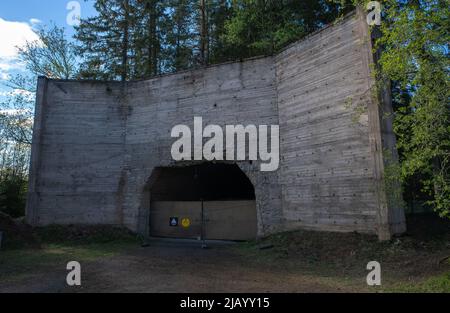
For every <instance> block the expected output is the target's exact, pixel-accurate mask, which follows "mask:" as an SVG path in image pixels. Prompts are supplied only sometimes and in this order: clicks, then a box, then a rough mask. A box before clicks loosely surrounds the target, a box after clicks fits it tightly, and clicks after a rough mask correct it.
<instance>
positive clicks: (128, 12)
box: [75, 0, 135, 81]
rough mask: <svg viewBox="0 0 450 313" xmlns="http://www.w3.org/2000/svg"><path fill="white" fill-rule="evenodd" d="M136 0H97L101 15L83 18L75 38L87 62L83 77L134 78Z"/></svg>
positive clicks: (81, 72)
mask: <svg viewBox="0 0 450 313" xmlns="http://www.w3.org/2000/svg"><path fill="white" fill-rule="evenodd" d="M134 2H135V1H134V0H97V1H96V3H95V9H96V10H97V12H98V15H97V16H95V17H90V18H87V19H84V20H82V21H81V24H80V26H78V27H77V33H76V35H75V38H76V39H77V40H78V42H79V46H78V51H79V53H80V54H81V55H82V56H83V58H84V60H85V61H84V62H83V65H82V68H81V71H80V76H81V77H82V78H89V79H104V80H118V79H120V80H122V81H124V80H127V79H130V78H131V75H130V73H131V69H130V66H129V63H130V50H131V49H132V45H131V43H130V38H131V37H132V35H133V34H132V31H133V26H134V25H133V23H134V19H133V18H132V17H133V16H134V9H133V8H134V7H135V3H134Z"/></svg>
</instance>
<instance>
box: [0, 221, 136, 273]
mask: <svg viewBox="0 0 450 313" xmlns="http://www.w3.org/2000/svg"><path fill="white" fill-rule="evenodd" d="M35 235H36V237H37V238H38V239H39V241H40V247H39V248H30V247H24V246H18V245H12V246H11V247H10V248H8V249H6V250H2V251H0V281H1V282H11V281H20V280H22V279H25V278H26V277H28V275H30V274H32V273H35V272H46V271H52V270H53V269H55V268H57V269H62V270H65V267H66V264H67V263H68V262H70V261H74V260H75V261H78V262H90V261H95V260H98V259H100V258H105V257H112V256H114V255H117V254H120V253H122V252H124V251H125V250H126V249H128V248H130V247H133V246H137V245H138V241H137V239H136V237H135V236H133V235H132V234H130V233H128V232H127V231H126V230H124V229H121V228H113V227H103V226H102V227H85V228H78V227H77V228H76V227H61V226H50V227H46V228H41V229H37V230H35Z"/></svg>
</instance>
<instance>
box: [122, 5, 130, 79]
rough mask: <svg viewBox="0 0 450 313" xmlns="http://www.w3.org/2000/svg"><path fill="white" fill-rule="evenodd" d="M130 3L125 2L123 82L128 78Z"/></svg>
mask: <svg viewBox="0 0 450 313" xmlns="http://www.w3.org/2000/svg"><path fill="white" fill-rule="evenodd" d="M129 9H130V8H129V1H128V0H125V1H124V2H123V13H124V14H123V18H124V20H123V39H122V70H121V80H122V81H126V80H127V78H128V47H129V36H130V22H129V19H130V16H129Z"/></svg>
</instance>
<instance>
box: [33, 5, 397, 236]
mask: <svg viewBox="0 0 450 313" xmlns="http://www.w3.org/2000/svg"><path fill="white" fill-rule="evenodd" d="M370 49H371V44H370V40H369V35H368V30H367V25H366V24H365V19H364V18H363V16H362V15H360V14H353V15H350V16H348V17H347V18H346V19H344V20H343V21H341V22H339V23H337V24H336V25H333V26H329V27H327V28H325V29H324V30H322V31H320V32H317V33H315V34H313V35H311V36H309V37H308V38H306V39H304V40H302V41H299V42H297V43H295V44H293V45H291V46H290V47H288V48H287V49H285V50H284V51H283V52H281V53H280V54H278V55H277V56H274V57H264V58H255V59H251V60H245V61H242V62H235V63H227V64H221V65H216V66H211V67H208V68H204V69H199V70H193V71H187V72H181V73H176V74H171V75H164V76H161V77H155V78H153V79H150V80H146V81H138V82H127V83H120V82H89V81H61V80H49V79H46V78H40V79H39V83H38V97H37V104H36V117H35V130H34V137H33V148H32V163H31V170H30V188H29V199H28V205H27V218H28V220H29V222H30V223H32V224H34V225H48V224H52V223H58V224H69V223H74V224H78V223H82V224H86V223H87V224H118V225H125V226H127V227H128V228H130V229H132V230H134V231H138V232H141V233H144V234H145V233H148V225H149V223H148V218H149V203H150V199H149V188H150V185H151V182H152V181H154V180H155V175H157V173H155V171H154V169H155V168H156V167H165V166H184V165H187V164H188V163H185V162H184V163H179V162H175V161H173V160H172V157H171V154H170V151H171V145H172V143H173V142H174V139H173V138H171V137H170V132H171V130H172V128H173V127H174V126H175V125H177V124H186V125H190V126H193V120H194V116H201V117H202V118H203V123H204V125H207V124H217V125H221V126H225V125H227V124H231V125H236V124H242V125H248V124H256V125H261V124H264V125H272V124H276V125H278V124H279V125H280V149H281V150H280V151H281V164H280V168H279V170H278V171H276V172H261V171H260V166H259V165H260V164H259V162H249V161H240V162H236V163H237V164H238V165H239V167H240V168H241V169H242V170H243V172H244V173H246V175H247V176H248V177H249V179H250V180H251V181H252V183H253V185H254V187H255V193H256V203H257V217H258V234H259V235H260V236H263V235H267V234H270V233H274V232H278V231H283V230H288V229H297V228H312V229H319V230H334V231H361V232H367V233H378V234H379V236H380V238H382V239H384V238H388V237H389V236H390V235H391V234H392V233H393V232H401V231H403V230H404V216H403V211H402V209H401V208H400V207H398V206H397V205H396V204H388V201H387V200H386V195H385V193H384V188H383V186H384V185H383V170H384V169H383V153H382V150H383V148H382V146H381V145H382V139H383V136H384V135H383V131H382V126H383V125H384V124H386V123H382V120H381V119H380V114H379V104H380V103H381V102H380V101H379V100H378V98H377V97H376V96H375V97H374V96H373V95H374V93H373V88H372V86H373V78H372V76H371V73H370V66H371V65H370V64H371V62H372V55H371V52H370ZM390 141H392V137H390ZM392 151H393V152H394V153H395V151H394V150H392ZM189 164H194V162H189ZM390 213H392V214H390ZM394 213H395V214H394ZM391 225H396V226H395V228H393V227H391Z"/></svg>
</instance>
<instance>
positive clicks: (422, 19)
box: [0, 0, 450, 218]
mask: <svg viewBox="0 0 450 313" xmlns="http://www.w3.org/2000/svg"><path fill="white" fill-rule="evenodd" d="M367 2H368V1H362V0H317V1H314V0H302V1H298V0H96V1H95V10H96V13H97V14H96V15H95V16H91V17H85V18H84V17H83V18H82V19H81V21H80V23H79V26H77V27H76V28H75V35H74V37H73V38H69V37H68V36H67V35H66V31H65V29H64V28H60V27H57V26H54V25H46V26H42V27H41V28H40V29H39V30H38V36H39V41H36V42H28V43H27V44H26V46H24V47H21V48H20V51H19V55H20V58H21V61H22V62H23V63H24V64H25V65H26V68H27V70H28V73H29V74H28V75H15V76H13V77H11V78H10V79H9V81H8V82H7V85H8V86H9V87H11V88H12V90H14V91H13V92H11V93H10V94H9V96H8V97H7V99H6V100H5V101H3V102H2V103H0V134H1V137H0V211H3V212H4V213H7V214H9V215H11V216H13V217H20V216H23V215H24V208H25V201H26V191H27V176H28V163H29V154H30V145H31V134H32V126H33V125H32V117H33V107H34V99H35V88H36V87H35V85H36V78H37V77H38V76H47V77H49V78H60V79H90V80H118V81H129V80H135V79H144V78H149V77H152V76H155V75H160V74H164V73H170V72H175V71H180V70H186V69H193V68H198V67H204V66H208V65H211V64H217V63H221V62H227V61H235V60H242V59H245V58H250V57H254V56H260V55H272V54H274V53H276V52H277V51H280V50H281V49H283V48H284V47H285V46H287V45H289V44H290V43H291V42H293V41H296V40H299V39H300V38H303V37H304V36H306V35H308V34H310V33H312V32H314V31H316V30H318V29H321V28H322V27H324V26H325V25H327V24H329V23H333V22H334V21H336V20H339V19H340V18H342V17H343V16H344V15H345V14H347V13H349V12H351V11H352V10H354V9H355V7H356V6H357V5H361V6H363V7H364V8H365V7H366V4H367ZM381 3H382V5H383V8H382V22H381V25H380V26H376V27H375V26H374V27H373V30H374V31H375V28H376V31H377V33H378V34H379V35H378V36H377V38H378V39H377V41H376V49H381V50H382V54H381V57H380V60H379V64H378V67H377V69H376V75H377V79H378V81H379V82H383V83H385V82H391V83H390V86H391V89H392V97H393V105H394V129H395V133H396V136H397V149H398V151H399V156H400V165H399V166H396V167H394V168H390V169H389V173H386V175H390V176H393V177H394V178H396V179H399V180H401V182H402V186H403V195H404V197H403V198H404V205H405V208H406V209H407V212H415V211H417V210H420V211H423V210H430V211H431V210H433V211H435V212H437V214H439V215H440V216H441V217H443V218H450V103H449V101H448V99H449V96H450V94H449V90H450V88H449V65H450V64H449V49H448V42H450V38H449V34H450V29H449V28H450V25H449V24H450V23H449V18H448V17H449V6H448V1H446V0H412V1H407V0H386V1H381Z"/></svg>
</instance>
